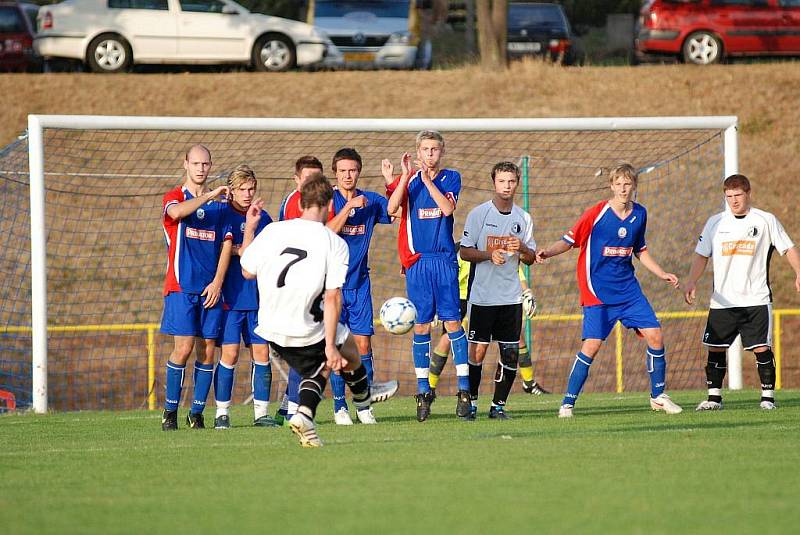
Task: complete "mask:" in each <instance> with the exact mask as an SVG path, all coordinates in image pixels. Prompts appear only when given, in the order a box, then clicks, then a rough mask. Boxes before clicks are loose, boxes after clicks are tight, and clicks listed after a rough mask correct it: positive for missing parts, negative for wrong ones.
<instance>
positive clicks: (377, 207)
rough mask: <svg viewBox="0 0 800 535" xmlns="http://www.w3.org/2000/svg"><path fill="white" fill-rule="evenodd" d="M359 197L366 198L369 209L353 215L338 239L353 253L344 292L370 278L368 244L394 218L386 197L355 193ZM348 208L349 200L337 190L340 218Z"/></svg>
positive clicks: (335, 207)
mask: <svg viewBox="0 0 800 535" xmlns="http://www.w3.org/2000/svg"><path fill="white" fill-rule="evenodd" d="M356 195H363V196H364V197H366V198H367V205H366V206H364V207H363V208H355V209H353V210H351V211H350V215H349V216H348V217H347V221H345V224H344V226H343V227H342V229H341V230H340V231H339V236H341V237H342V239H344V241H345V243H347V248H348V250H349V252H350V266H349V267H348V270H347V279H346V280H345V283H344V287H343V288H345V289H355V288H359V287H361V285H362V283H363V282H364V280H365V279H366V278H367V277H368V276H369V259H368V255H369V244H370V241H371V240H372V232H373V229H374V228H375V225H377V224H379V223H380V224H389V223H391V222H392V218H391V217H390V216H389V212H388V210H387V207H388V204H389V201H388V199H386V197H384V196H383V195H379V194H378V193H375V192H372V191H362V190H359V189H356ZM345 204H347V199H345V198H344V195H342V193H341V192H340V191H339V190H338V189H335V190H334V192H333V210H334V213H335V214H338V213H339V212H340V211H341V210H342V209H343V208H344V206H345Z"/></svg>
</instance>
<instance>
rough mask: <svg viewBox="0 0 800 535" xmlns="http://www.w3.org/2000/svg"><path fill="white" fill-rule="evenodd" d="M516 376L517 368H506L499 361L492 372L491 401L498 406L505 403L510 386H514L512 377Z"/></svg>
mask: <svg viewBox="0 0 800 535" xmlns="http://www.w3.org/2000/svg"><path fill="white" fill-rule="evenodd" d="M516 378H517V370H515V369H511V368H506V367H504V366H503V365H502V364H500V363H499V362H498V363H497V370H496V371H495V374H494V399H492V403H494V404H495V405H498V406H500V407H502V406H504V405H505V404H506V400H507V399H508V394H509V393H510V392H511V387H512V386H514V379H516Z"/></svg>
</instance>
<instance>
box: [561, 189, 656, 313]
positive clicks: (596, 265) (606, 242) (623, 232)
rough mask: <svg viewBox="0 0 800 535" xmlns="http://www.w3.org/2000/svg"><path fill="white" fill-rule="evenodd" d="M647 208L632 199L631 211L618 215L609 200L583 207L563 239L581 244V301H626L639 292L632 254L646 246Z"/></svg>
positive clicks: (579, 274)
mask: <svg viewBox="0 0 800 535" xmlns="http://www.w3.org/2000/svg"><path fill="white" fill-rule="evenodd" d="M646 228H647V210H645V208H644V206H642V205H641V204H638V203H633V209H632V210H631V213H630V214H628V216H627V217H626V218H625V219H620V218H619V217H618V216H617V214H615V213H614V210H612V209H611V205H610V204H609V202H608V201H602V202H599V203H597V204H596V205H594V206H592V207H591V208H589V209H588V210H586V211H585V212H584V213H583V215H581V217H580V219H578V222H577V223H575V225H574V226H573V227H572V229H571V230H570V231H569V232H567V233H566V234H564V236H563V237H562V239H563V240H564V241H565V242H567V243H568V244H570V245H571V246H572V247H580V250H581V252H580V255H579V256H578V269H577V272H578V287H579V288H580V294H581V305H582V306H592V305H614V304H620V303H626V302H628V301H631V300H632V299H635V298H636V297H638V296H639V295H641V293H642V288H641V286H639V281H638V280H636V275H635V273H634V271H635V270H634V267H633V262H632V256H633V255H634V254H638V253H641V252H642V251H644V250H646V249H647V245H646V243H645V231H646Z"/></svg>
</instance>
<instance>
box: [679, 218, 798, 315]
mask: <svg viewBox="0 0 800 535" xmlns="http://www.w3.org/2000/svg"><path fill="white" fill-rule="evenodd" d="M792 246H794V244H793V243H792V240H791V239H790V238H789V236H788V235H787V234H786V231H785V230H783V226H782V225H781V223H780V221H778V219H777V218H776V217H775V216H774V215H772V214H770V213H769V212H765V211H763V210H759V209H757V208H750V211H749V212H748V213H747V215H745V216H742V217H736V216H734V215H733V214H732V213H731V212H730V211H728V210H726V211H724V212H721V213H719V214H716V215H713V216H711V217H710V218H709V219H708V221H707V222H706V226H705V227H704V228H703V233H702V234H701V235H700V239H699V240H698V242H697V247H696V248H695V252H696V253H697V254H699V255H701V256H705V257H706V258H709V257H711V259H712V260H713V265H714V292H713V293H712V295H711V308H733V307H748V306H760V305H768V304H770V303H771V302H772V291H771V290H770V287H769V260H770V257H771V256H772V250H773V248H774V249H776V250H777V251H778V253H780V254H781V255H784V254H785V253H786V251H787V250H789V249H790V248H791V247H792Z"/></svg>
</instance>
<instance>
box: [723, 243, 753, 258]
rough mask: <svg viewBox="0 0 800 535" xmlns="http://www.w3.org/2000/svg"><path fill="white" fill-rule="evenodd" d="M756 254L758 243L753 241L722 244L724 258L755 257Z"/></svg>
mask: <svg viewBox="0 0 800 535" xmlns="http://www.w3.org/2000/svg"><path fill="white" fill-rule="evenodd" d="M755 254H756V242H754V241H752V240H736V241H724V242H722V256H753V255H755Z"/></svg>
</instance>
